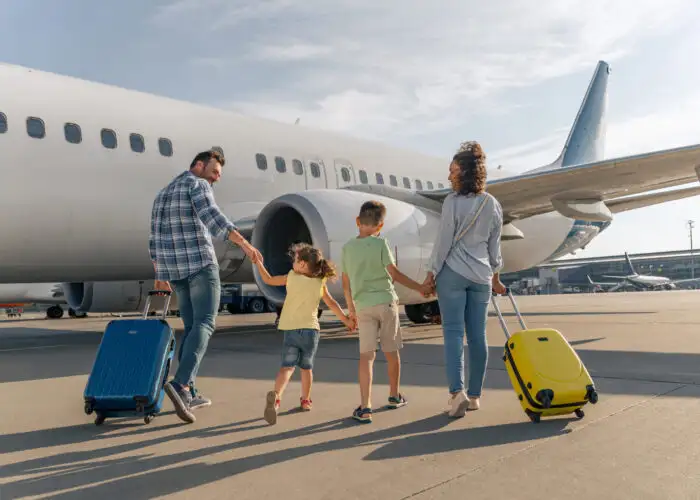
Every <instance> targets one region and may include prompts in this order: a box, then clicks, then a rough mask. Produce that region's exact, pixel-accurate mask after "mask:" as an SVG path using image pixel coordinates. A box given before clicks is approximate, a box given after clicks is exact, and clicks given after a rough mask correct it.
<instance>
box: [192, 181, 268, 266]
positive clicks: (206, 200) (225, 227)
mask: <svg viewBox="0 0 700 500" xmlns="http://www.w3.org/2000/svg"><path fill="white" fill-rule="evenodd" d="M190 197H191V199H192V206H193V207H194V211H195V213H196V214H197V217H199V219H200V220H201V221H202V222H203V223H204V224H205V225H206V226H207V227H208V228H209V231H211V233H212V234H213V235H215V236H217V237H223V238H222V239H224V240H229V241H231V243H233V244H235V245H238V246H239V247H241V248H242V249H243V251H244V252H245V253H246V255H248V257H250V258H251V260H253V261H256V260H257V258H258V256H259V255H260V253H259V252H258V251H257V250H256V249H255V248H254V247H253V245H251V244H250V243H249V242H248V240H246V239H245V238H244V237H243V236H242V235H241V234H240V233H239V232H238V228H237V227H236V225H235V224H234V223H233V222H231V221H230V220H229V218H228V217H226V215H225V214H224V213H223V212H222V211H221V209H220V208H219V206H218V205H217V204H216V201H215V200H214V193H213V192H212V190H211V186H209V184H207V183H206V182H196V183H195V185H194V187H193V188H192V189H191V191H190Z"/></svg>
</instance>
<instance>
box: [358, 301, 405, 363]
mask: <svg viewBox="0 0 700 500" xmlns="http://www.w3.org/2000/svg"><path fill="white" fill-rule="evenodd" d="M357 323H358V325H357V326H358V330H359V337H360V353H366V352H372V351H374V350H375V349H376V348H377V340H379V341H380V342H381V346H382V351H384V352H395V351H398V350H399V349H401V348H402V347H403V339H402V337H401V325H400V323H399V306H398V304H396V303H392V304H379V305H377V306H372V307H368V308H366V309H362V310H361V311H358V312H357Z"/></svg>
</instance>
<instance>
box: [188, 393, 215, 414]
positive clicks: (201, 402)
mask: <svg viewBox="0 0 700 500" xmlns="http://www.w3.org/2000/svg"><path fill="white" fill-rule="evenodd" d="M190 393H191V395H192V401H190V410H196V409H198V408H204V407H205V406H211V399H209V398H205V397H204V396H202V395H201V394H200V392H199V391H198V390H197V389H195V388H190Z"/></svg>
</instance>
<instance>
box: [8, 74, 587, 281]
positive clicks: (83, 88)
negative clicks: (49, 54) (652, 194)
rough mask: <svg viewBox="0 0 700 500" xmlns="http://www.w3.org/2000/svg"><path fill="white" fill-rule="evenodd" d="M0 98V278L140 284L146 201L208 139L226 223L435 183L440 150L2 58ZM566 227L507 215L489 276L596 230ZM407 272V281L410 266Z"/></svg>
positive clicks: (145, 261)
mask: <svg viewBox="0 0 700 500" xmlns="http://www.w3.org/2000/svg"><path fill="white" fill-rule="evenodd" d="M0 103H2V105H1V106H2V107H1V108H0V113H2V114H3V116H2V117H0V119H4V120H5V123H6V126H5V130H4V132H2V133H0V165H1V168H2V171H1V175H2V182H0V200H2V202H3V205H4V207H5V213H6V214H8V215H7V216H6V217H4V218H2V219H0V233H1V234H3V235H4V237H3V242H2V245H0V281H1V282H5V283H15V282H51V281H59V282H61V281H72V282H79V281H109V280H145V279H150V278H152V276H153V268H152V265H151V262H150V260H149V256H148V232H149V219H150V211H151V206H152V202H153V198H154V196H155V195H156V193H157V192H158V190H160V189H161V188H162V187H163V186H164V185H165V184H166V183H168V182H169V181H170V180H171V179H172V178H173V177H174V176H176V175H178V174H179V173H180V172H182V171H183V170H185V169H187V168H188V167H189V164H190V162H191V160H192V158H193V157H194V155H195V154H196V153H198V152H199V151H202V150H207V149H210V148H212V147H220V148H222V149H223V151H224V154H225V157H226V165H225V166H224V168H223V177H222V179H221V181H220V182H219V183H217V184H216V185H215V186H214V192H215V195H216V199H217V203H218V204H219V206H220V207H221V209H222V210H223V211H224V212H225V213H226V214H227V216H228V217H229V218H231V220H233V221H237V220H242V219H246V218H252V219H254V218H255V217H256V215H257V214H258V213H259V212H260V210H261V209H262V208H263V207H264V206H265V205H266V204H267V203H268V202H269V201H270V200H272V199H273V198H275V197H278V196H280V195H282V194H285V193H295V192H301V191H306V190H317V189H322V190H326V189H338V188H344V187H348V186H351V185H354V184H376V183H377V182H378V175H380V176H381V179H383V182H384V183H385V184H386V185H392V184H396V186H397V187H399V188H401V187H405V188H406V189H412V190H420V189H430V188H431V187H432V189H438V188H439V187H442V186H446V185H447V184H448V183H447V181H446V177H447V173H448V167H449V163H450V158H448V157H445V158H436V157H431V156H427V155H423V154H420V153H415V152H410V151H403V150H398V149H394V148H390V147H386V146H382V145H380V144H376V143H373V142H369V141H362V140H359V139H353V138H345V137H339V136H337V135H335V134H330V133H326V132H321V131H315V130H309V129H307V128H304V127H301V126H296V125H286V124H280V123H276V122H273V121H268V120H263V119H257V118H250V117H243V116H239V115H236V114H233V113H229V112H225V111H221V110H217V109H212V108H208V107H205V106H200V105H195V104H190V103H186V102H181V101H176V100H172V99H168V98H164V97H158V96H153V95H149V94H144V93H140V92H135V91H129V90H125V89H121V88H117V87H111V86H107V85H102V84H97V83H92V82H86V81H83V80H79V79H74V78H70V77H65V76H59V75H55V74H50V73H43V72H37V71H33V70H29V69H26V68H21V67H16V66H7V65H2V66H0ZM0 125H1V124H0ZM76 126H77V127H79V133H78V128H77V127H76ZM0 130H1V129H0ZM132 134H136V135H132ZM115 138H116V144H115ZM163 139H165V140H163ZM142 144H143V151H142V150H141V147H142ZM280 159H283V161H284V167H283V165H282V161H281V160H280ZM295 169H296V170H295ZM282 170H284V171H282ZM489 175H490V176H491V177H493V178H497V177H501V176H506V175H508V173H507V172H505V171H503V170H500V169H499V170H493V169H492V170H490V171H489ZM394 178H395V179H396V181H395V182H393V181H394ZM417 182H420V185H417ZM404 183H406V184H404ZM357 209H359V206H358V207H357ZM13 214H14V215H13ZM575 222H576V221H574V220H573V219H569V218H567V217H564V216H562V215H560V214H559V213H556V212H550V213H546V214H543V215H538V216H535V217H531V218H528V219H524V220H521V221H518V222H517V224H518V228H519V229H520V230H522V231H523V232H524V233H525V234H527V238H525V239H522V240H514V241H504V243H503V255H504V261H505V263H506V267H505V269H504V270H503V271H504V272H508V271H516V270H521V269H526V268H529V267H532V266H533V265H536V264H539V263H541V262H543V261H546V260H548V259H550V258H551V257H552V255H553V254H554V253H555V251H557V250H561V248H566V250H567V251H569V250H570V249H569V246H570V243H571V242H574V243H575V245H574V246H575V247H578V246H580V243H581V242H582V241H583V242H584V243H583V244H587V243H588V242H589V241H590V239H592V237H593V236H595V234H597V233H598V232H599V231H600V229H601V228H600V227H594V226H591V225H590V224H582V225H581V227H580V228H579V229H576V227H575ZM337 223H338V224H341V225H345V226H347V236H348V238H349V237H351V236H352V235H353V234H354V213H353V214H339V218H338V220H337ZM582 233H585V234H584V236H585V237H583V238H582ZM567 245H568V246H567ZM334 257H337V256H335V255H331V258H334ZM409 267H410V266H409ZM413 269H414V271H415V272H414V273H412V274H414V275H416V276H415V277H416V278H418V277H419V276H417V274H418V272H419V271H422V268H421V266H413Z"/></svg>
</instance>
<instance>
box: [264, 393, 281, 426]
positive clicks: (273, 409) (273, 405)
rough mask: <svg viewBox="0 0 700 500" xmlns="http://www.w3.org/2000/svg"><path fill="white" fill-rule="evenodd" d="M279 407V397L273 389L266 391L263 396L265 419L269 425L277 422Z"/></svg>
mask: <svg viewBox="0 0 700 500" xmlns="http://www.w3.org/2000/svg"><path fill="white" fill-rule="evenodd" d="M279 408H280V399H279V398H278V397H277V393H276V392H275V391H270V392H268V393H267V397H266V398H265V420H266V421H267V423H268V424H270V425H275V424H276V423H277V410H279Z"/></svg>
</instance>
